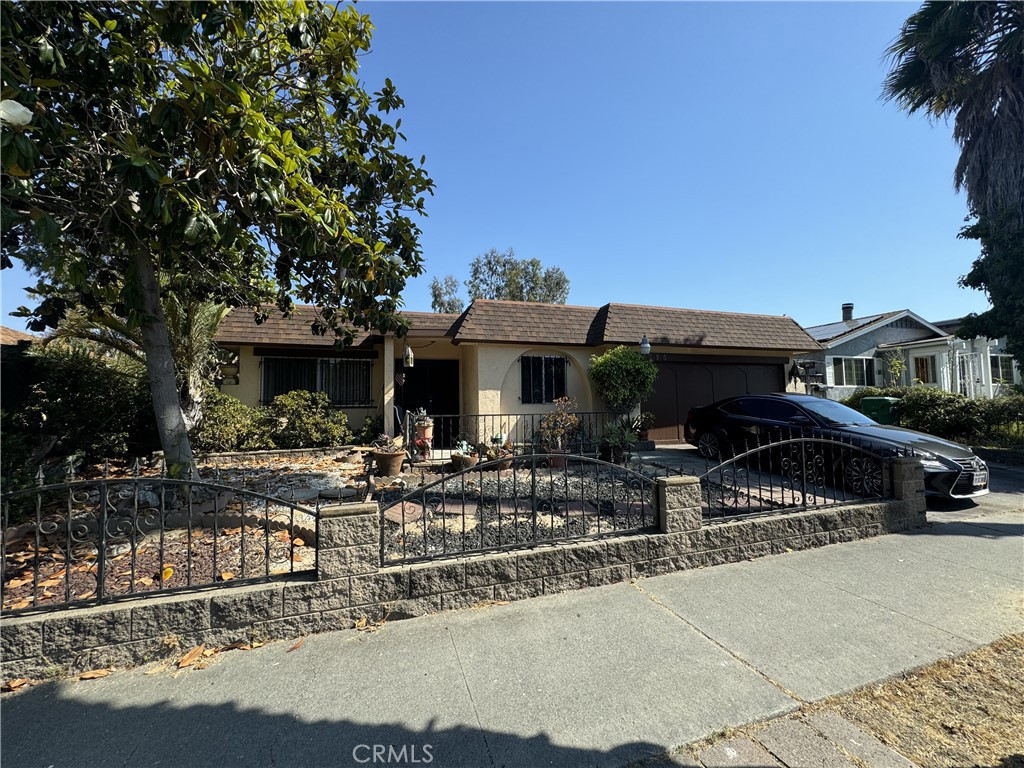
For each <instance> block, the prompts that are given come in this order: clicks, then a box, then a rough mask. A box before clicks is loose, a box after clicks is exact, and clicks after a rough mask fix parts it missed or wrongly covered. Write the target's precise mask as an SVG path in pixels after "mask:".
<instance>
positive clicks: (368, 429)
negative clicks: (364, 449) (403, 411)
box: [352, 416, 384, 445]
mask: <svg viewBox="0 0 1024 768" xmlns="http://www.w3.org/2000/svg"><path fill="white" fill-rule="evenodd" d="M383 431H384V418H383V417H381V416H367V417H366V421H364V422H363V426H362V428H361V429H360V430H359V431H358V432H356V433H355V434H354V435H352V441H353V442H354V443H355V444H356V445H369V444H370V443H372V442H373V441H374V440H376V439H377V437H378V436H379V435H380V434H381V433H382V432H383Z"/></svg>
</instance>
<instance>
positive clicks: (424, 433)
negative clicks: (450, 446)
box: [416, 424, 434, 440]
mask: <svg viewBox="0 0 1024 768" xmlns="http://www.w3.org/2000/svg"><path fill="white" fill-rule="evenodd" d="M416 437H418V438H423V439H424V440H433V439H434V425H433V424H417V425H416Z"/></svg>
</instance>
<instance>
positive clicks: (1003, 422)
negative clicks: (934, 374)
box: [842, 387, 1024, 446]
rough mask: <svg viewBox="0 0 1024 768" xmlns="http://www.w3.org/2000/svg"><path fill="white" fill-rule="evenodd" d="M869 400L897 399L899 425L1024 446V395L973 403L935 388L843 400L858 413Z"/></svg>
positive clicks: (875, 391) (875, 390)
mask: <svg viewBox="0 0 1024 768" xmlns="http://www.w3.org/2000/svg"><path fill="white" fill-rule="evenodd" d="M865 397H896V398H899V400H900V401H899V402H898V403H896V405H895V408H894V413H895V415H896V418H897V423H898V424H899V425H900V426H903V427H907V428H909V429H916V430H918V431H920V432H927V433H928V434H931V435H936V436H937V437H944V438H946V439H947V440H956V441H959V442H964V443H972V444H977V443H981V444H985V445H997V446H1012V445H1019V444H1021V443H1024V394H1018V393H1014V394H1010V395H1002V396H1000V397H995V398H993V399H991V400H986V399H978V400H972V399H970V398H968V397H965V396H964V395H960V394H954V393H951V392H945V391H943V390H941V389H935V388H933V387H889V388H881V387H861V388H860V389H858V390H857V391H856V392H854V393H853V394H852V395H850V396H849V397H847V398H846V399H844V400H843V401H842V403H843V405H848V406H850V407H851V408H854V409H856V410H858V411H861V412H863V409H862V408H861V404H862V401H863V400H864V398H865Z"/></svg>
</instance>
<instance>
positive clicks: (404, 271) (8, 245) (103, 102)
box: [0, 0, 433, 464]
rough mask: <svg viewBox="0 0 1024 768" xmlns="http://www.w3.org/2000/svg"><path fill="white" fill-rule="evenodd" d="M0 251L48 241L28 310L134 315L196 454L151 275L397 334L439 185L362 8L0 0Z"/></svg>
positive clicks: (43, 322) (161, 389) (150, 365)
mask: <svg viewBox="0 0 1024 768" xmlns="http://www.w3.org/2000/svg"><path fill="white" fill-rule="evenodd" d="M0 23H2V35H3V40H4V46H3V60H2V74H3V92H2V95H0V98H2V100H3V101H2V104H0V119H2V120H3V132H2V142H0V144H2V169H3V173H2V188H0V194H2V197H3V201H2V211H0V214H2V219H3V224H2V233H3V265H4V266H9V265H10V264H11V263H12V262H11V259H12V258H17V257H19V253H21V252H22V249H23V248H31V247H32V245H33V244H34V243H35V242H37V241H38V243H39V244H41V246H42V248H43V251H44V254H45V255H44V258H43V268H44V273H45V274H47V275H48V276H49V278H50V279H48V280H43V281H41V284H40V286H39V287H38V289H39V290H40V292H41V293H42V294H43V295H44V296H45V299H44V300H43V301H42V302H41V304H40V305H39V306H38V307H36V308H35V309H34V310H33V312H32V317H33V323H32V324H31V325H32V327H33V328H35V329H41V328H43V327H47V326H55V325H56V324H57V323H58V322H59V321H60V319H61V318H62V317H63V316H64V315H65V314H66V313H67V312H68V311H69V310H72V309H74V308H76V307H82V308H84V309H85V310H87V311H91V310H94V309H97V308H102V309H105V310H110V311H111V312H112V313H113V314H115V315H117V316H120V317H123V318H124V319H125V320H126V321H127V324H128V325H129V326H130V327H131V328H133V329H136V328H137V329H138V332H139V335H140V337H141V342H142V347H143V349H144V351H145V358H146V366H147V373H148V378H149V382H150V386H151V389H152V392H153V402H154V407H155V410H156V416H157V423H158V428H159V432H160V438H161V444H162V445H163V447H164V450H165V453H166V455H167V458H168V460H169V461H170V462H171V463H177V464H183V463H187V462H189V461H190V460H191V448H190V446H189V443H188V436H187V434H186V431H185V424H184V420H183V417H182V411H181V405H180V403H179V400H178V391H177V385H176V377H175V372H174V364H173V359H172V356H171V351H170V345H169V340H168V332H167V321H166V318H165V316H164V311H163V308H162V302H161V299H162V295H161V279H160V277H158V276H166V277H167V278H168V282H167V283H166V284H171V285H174V286H175V290H177V291H180V292H181V293H182V295H183V296H184V297H186V299H187V301H212V302H215V303H219V304H224V305H226V306H239V307H240V306H247V307H251V308H252V309H253V311H254V312H256V313H257V316H261V317H265V316H266V314H267V312H268V310H267V309H266V306H267V303H268V302H273V303H274V304H276V306H277V308H278V309H279V310H280V311H282V312H284V313H288V312H289V311H290V310H291V309H292V307H293V302H294V301H300V302H303V303H308V304H314V305H317V306H318V307H320V310H319V313H318V315H317V316H316V317H315V318H314V319H313V321H312V323H311V332H313V333H320V334H323V333H327V332H332V333H336V334H337V336H338V339H339V342H340V343H344V342H345V341H347V340H348V339H350V338H351V335H352V332H353V330H354V329H355V328H371V327H372V328H376V329H379V330H380V331H383V332H396V333H397V334H398V335H402V334H403V333H404V331H405V325H404V323H403V321H402V319H401V317H400V316H399V315H398V309H399V307H400V305H401V299H400V295H401V292H402V289H403V288H404V286H405V283H406V280H407V278H408V277H410V276H414V275H417V274H420V273H421V272H422V258H421V252H420V247H419V243H418V236H419V229H418V227H417V225H416V223H415V221H414V220H413V219H412V218H411V217H412V216H413V215H417V214H422V212H423V206H424V194H426V193H429V192H431V191H432V188H433V184H432V182H431V180H430V179H429V177H428V176H427V175H426V173H425V171H424V170H423V168H422V163H423V160H422V158H421V160H420V161H419V163H416V162H414V161H413V160H411V159H410V158H408V157H406V156H405V155H403V154H401V153H399V152H398V151H397V149H396V142H397V141H399V140H400V139H404V136H403V135H402V134H401V133H400V132H399V130H398V129H399V128H400V125H401V121H400V120H397V121H395V122H394V124H393V125H392V124H391V123H390V122H389V119H390V117H389V113H391V112H392V111H394V110H396V109H398V108H400V107H401V106H403V103H402V100H401V99H400V98H399V97H398V95H397V93H396V92H395V89H394V87H393V85H392V84H391V82H390V81H389V80H387V81H385V84H384V86H383V87H382V88H381V90H380V91H379V92H377V93H374V94H373V95H372V96H371V95H370V94H368V93H367V92H366V91H365V90H364V88H363V86H362V84H361V83H360V82H359V81H358V79H357V77H356V73H357V70H358V60H357V56H358V55H359V54H360V53H362V52H365V51H367V50H368V49H369V45H370V36H371V32H372V29H373V28H372V25H371V24H370V21H369V19H368V17H366V16H364V15H361V14H359V13H358V12H356V11H355V10H354V9H353V8H337V7H335V6H333V5H329V4H321V3H310V2H303V1H302V0H297V1H296V2H293V3H283V2H280V3H279V2H267V1H266V0H256V1H255V2H209V3H204V2H191V3H183V2H157V3H149V2H120V1H116V0H101V1H97V2H90V3H75V2H48V3H30V2H20V3H14V2H10V0H3V3H2V8H0Z"/></svg>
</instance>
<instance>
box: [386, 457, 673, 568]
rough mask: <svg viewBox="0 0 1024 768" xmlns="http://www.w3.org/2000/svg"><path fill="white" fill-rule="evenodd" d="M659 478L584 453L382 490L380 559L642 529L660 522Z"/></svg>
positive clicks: (499, 464) (522, 460)
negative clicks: (656, 492)
mask: <svg viewBox="0 0 1024 768" xmlns="http://www.w3.org/2000/svg"><path fill="white" fill-rule="evenodd" d="M654 488H655V482H654V480H653V479H652V478H651V477H648V476H646V475H644V474H641V473H638V472H636V471H634V470H631V469H628V468H626V467H623V466H619V465H617V464H609V463H607V462H603V461H599V460H597V459H594V458H591V457H587V456H581V455H554V456H553V455H550V454H535V453H530V454H526V455H521V456H516V457H507V458H503V459H499V460H495V461H486V462H483V463H480V464H477V465H475V466H473V467H471V468H468V469H461V470H459V471H457V472H454V473H452V474H447V475H441V476H440V477H439V478H436V479H432V480H427V481H426V482H424V483H423V484H422V485H420V486H419V487H417V488H415V489H413V490H411V491H409V490H407V489H405V490H394V491H387V490H385V491H383V492H382V493H380V494H379V496H378V501H379V506H380V513H381V545H380V546H381V562H382V564H384V565H393V564H396V563H404V562H413V561H417V560H430V559H435V558H442V557H446V556H453V555H461V554H466V553H471V552H484V551H498V550H507V549H515V548H521V547H527V546H532V545H535V544H542V543H548V542H553V541H560V540H564V539H579V538H584V537H598V536H604V535H609V534H621V533H627V532H637V531H643V530H647V529H650V528H653V527H654V526H655V525H656V524H657V517H656V514H657V513H656V507H655V504H654Z"/></svg>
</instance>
